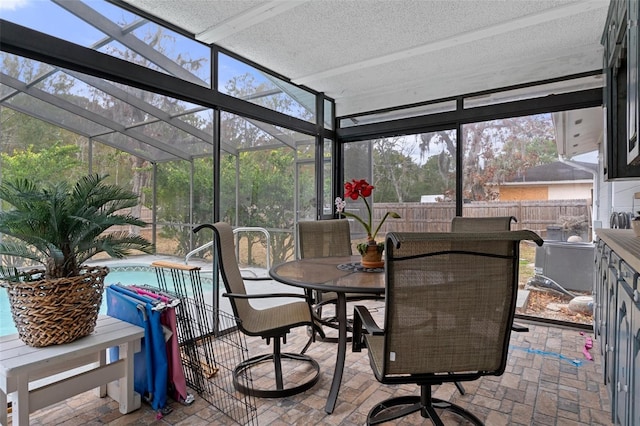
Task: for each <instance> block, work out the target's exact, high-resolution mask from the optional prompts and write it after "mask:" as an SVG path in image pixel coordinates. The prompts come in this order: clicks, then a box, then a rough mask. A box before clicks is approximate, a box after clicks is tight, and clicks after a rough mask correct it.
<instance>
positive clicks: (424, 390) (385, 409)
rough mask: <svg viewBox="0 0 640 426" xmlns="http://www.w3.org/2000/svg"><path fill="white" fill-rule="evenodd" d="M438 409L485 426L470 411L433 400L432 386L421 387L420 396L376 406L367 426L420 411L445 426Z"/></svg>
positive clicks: (397, 399)
mask: <svg viewBox="0 0 640 426" xmlns="http://www.w3.org/2000/svg"><path fill="white" fill-rule="evenodd" d="M436 409H439V410H449V411H451V412H453V413H455V414H457V415H458V416H460V417H463V418H465V419H466V420H468V421H469V422H471V423H472V424H474V425H476V426H484V424H483V423H482V421H481V420H480V419H479V418H478V417H476V416H475V415H474V414H473V413H471V412H470V411H468V410H465V409H464V408H462V407H460V406H459V405H456V404H453V403H451V402H449V401H444V400H442V399H437V398H433V397H432V396H431V385H421V386H420V396H416V395H414V396H400V397H396V398H391V399H387V400H385V401H382V402H380V403H378V404H376V405H375V406H374V407H373V408H372V409H371V411H369V415H368V416H367V425H376V424H380V423H384V422H388V421H390V420H394V419H398V418H400V417H403V416H406V415H408V414H411V413H414V412H416V411H420V415H421V416H422V417H424V418H428V419H431V421H432V422H433V424H434V425H435V426H444V423H443V422H442V419H441V418H440V416H439V415H438V413H437V412H436Z"/></svg>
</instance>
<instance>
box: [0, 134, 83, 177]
mask: <svg viewBox="0 0 640 426" xmlns="http://www.w3.org/2000/svg"><path fill="white" fill-rule="evenodd" d="M79 151H80V150H79V149H78V147H77V146H76V145H63V144H61V143H55V144H53V145H52V146H50V147H46V148H44V149H42V150H40V151H34V147H33V146H28V147H27V148H26V149H24V150H17V149H16V150H15V151H14V152H13V153H12V154H8V153H4V152H3V153H1V154H0V161H1V162H2V179H3V180H9V181H13V180H18V179H27V178H28V179H29V180H31V181H33V182H36V183H40V182H60V181H63V180H67V179H68V178H69V176H71V177H73V176H79V175H80V170H81V169H82V168H83V165H82V162H81V161H80V160H79V159H78V153H79Z"/></svg>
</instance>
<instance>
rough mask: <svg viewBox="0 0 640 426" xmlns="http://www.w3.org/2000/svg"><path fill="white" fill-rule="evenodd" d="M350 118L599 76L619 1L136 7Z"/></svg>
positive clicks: (244, 0) (144, 3) (376, 0)
mask: <svg viewBox="0 0 640 426" xmlns="http://www.w3.org/2000/svg"><path fill="white" fill-rule="evenodd" d="M126 2H127V3H129V4H131V5H133V6H135V7H137V8H139V9H142V10H144V11H146V12H148V13H150V14H152V15H155V16H157V17H159V18H161V19H163V20H165V21H167V22H170V23H173V24H175V25H177V26H178V27H181V28H183V29H185V30H186V31H188V32H190V33H193V34H195V35H196V38H197V39H199V40H201V41H204V42H206V43H213V44H216V45H218V46H221V47H224V48H226V49H228V50H231V51H232V52H235V53H237V54H238V55H240V56H242V57H244V58H247V59H249V60H251V61H254V62H256V63H258V64H261V65H263V66H265V67H266V68H269V69H271V70H273V71H275V72H277V73H279V74H281V75H284V76H287V77H289V78H290V79H291V80H292V81H293V82H294V83H298V84H303V85H306V86H307V87H310V88H312V89H314V90H316V91H319V92H324V93H325V94H326V95H327V96H329V97H332V98H334V99H335V100H336V114H337V115H338V116H341V115H347V114H353V113H357V112H362V111H369V110H374V109H380V108H386V107H392V106H397V105H404V104H409V103H415V102H422V101H427V100H431V99H438V98H443V97H448V96H453V95H460V94H465V93H471V92H477V91H483V90H487V89H493V88H497V87H504V86H509V85H514V84H520V83H526V82H532V81H538V80H543V79H548V78H555V77H560V76H564V75H570V74H576V73H581V72H586V71H593V70H596V69H599V68H601V66H602V54H603V50H602V46H601V45H600V37H601V35H602V31H603V29H604V23H605V19H606V15H607V8H608V4H609V1H608V0H577V1H576V0H570V1H569V0H550V1H546V0H477V1H471V0H294V1H252V0H183V1H177V0H126Z"/></svg>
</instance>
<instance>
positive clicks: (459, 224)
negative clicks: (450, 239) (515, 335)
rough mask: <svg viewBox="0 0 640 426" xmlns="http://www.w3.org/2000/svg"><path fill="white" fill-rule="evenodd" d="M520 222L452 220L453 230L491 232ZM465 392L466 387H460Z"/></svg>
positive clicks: (508, 219)
mask: <svg viewBox="0 0 640 426" xmlns="http://www.w3.org/2000/svg"><path fill="white" fill-rule="evenodd" d="M514 222H518V219H516V217H515V216H494V217H461V216H456V217H454V218H453V219H452V220H451V232H491V231H510V230H511V224H512V223H514ZM512 330H513V331H517V332H520V333H524V332H527V331H529V328H528V327H527V326H524V325H520V324H513V326H512ZM459 389H460V392H461V393H463V394H464V389H463V388H462V387H459Z"/></svg>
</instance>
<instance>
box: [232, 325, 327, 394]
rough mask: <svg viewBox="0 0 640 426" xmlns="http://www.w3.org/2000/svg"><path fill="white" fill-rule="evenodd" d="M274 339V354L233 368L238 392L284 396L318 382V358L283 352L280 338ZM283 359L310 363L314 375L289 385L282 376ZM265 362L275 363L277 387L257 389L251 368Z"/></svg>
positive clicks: (260, 356)
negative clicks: (254, 385) (299, 382)
mask: <svg viewBox="0 0 640 426" xmlns="http://www.w3.org/2000/svg"><path fill="white" fill-rule="evenodd" d="M273 341H274V343H273V353H272V354H266V355H259V356H256V357H253V358H250V359H248V360H246V361H243V362H242V363H240V364H238V365H237V366H236V368H235V369H234V370H233V386H234V387H235V389H236V390H237V391H238V392H242V393H244V394H245V395H252V396H256V397H258V398H283V397H287V396H291V395H295V394H298V393H301V392H304V391H306V390H308V389H310V388H311V387H313V386H314V385H315V384H316V383H317V382H318V380H319V379H320V365H319V364H318V362H317V361H316V360H314V359H313V358H311V357H309V356H307V355H303V354H295V353H287V352H281V351H280V348H281V341H280V339H279V338H274V339H273ZM283 360H291V361H297V362H304V363H308V364H309V366H310V368H311V370H312V372H310V373H309V374H310V375H312V377H311V378H309V379H307V380H306V381H305V382H303V383H301V384H297V385H295V386H291V387H287V386H286V384H285V382H284V379H283V376H282V361H283ZM265 362H271V363H273V368H274V372H275V389H274V388H271V389H256V388H254V387H253V379H252V374H251V369H252V368H253V367H256V366H257V365H258V364H261V363H265Z"/></svg>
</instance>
